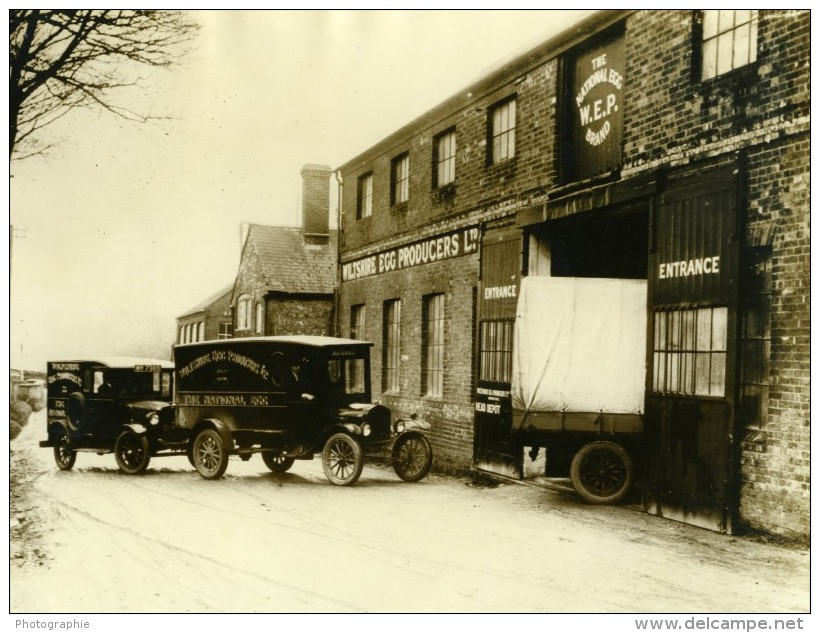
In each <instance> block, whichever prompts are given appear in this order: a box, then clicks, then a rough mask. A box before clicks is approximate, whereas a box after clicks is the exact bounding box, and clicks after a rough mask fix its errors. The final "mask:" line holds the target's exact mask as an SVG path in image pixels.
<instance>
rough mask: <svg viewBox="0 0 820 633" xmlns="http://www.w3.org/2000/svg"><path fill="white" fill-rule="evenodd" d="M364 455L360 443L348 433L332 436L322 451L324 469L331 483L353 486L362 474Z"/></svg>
mask: <svg viewBox="0 0 820 633" xmlns="http://www.w3.org/2000/svg"><path fill="white" fill-rule="evenodd" d="M363 467H364V455H363V453H362V447H361V446H359V443H358V442H357V441H356V440H354V439H353V438H352V437H350V436H349V435H347V434H346V433H336V434H335V435H331V436H330V438H329V439H328V440H327V442H325V447H324V449H323V450H322V468H323V469H324V471H325V476H326V477H327V478H328V481H330V483H332V484H334V485H336V486H352V485H353V484H355V483H356V482H357V481H358V479H359V476H360V475H361V474H362V468H363Z"/></svg>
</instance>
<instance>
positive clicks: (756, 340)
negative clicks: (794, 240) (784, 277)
mask: <svg viewBox="0 0 820 633" xmlns="http://www.w3.org/2000/svg"><path fill="white" fill-rule="evenodd" d="M745 259H746V265H745V266H744V267H743V268H744V270H745V276H744V279H743V283H744V286H743V293H742V300H741V301H742V303H741V310H740V319H741V324H740V414H741V417H742V418H743V422H744V423H745V424H746V426H747V427H749V428H754V429H760V428H763V426H765V424H766V418H767V417H768V410H769V358H770V355H771V350H772V331H771V325H770V315H771V306H772V249H771V247H759V248H752V249H749V250H748V251H747V252H746V253H745Z"/></svg>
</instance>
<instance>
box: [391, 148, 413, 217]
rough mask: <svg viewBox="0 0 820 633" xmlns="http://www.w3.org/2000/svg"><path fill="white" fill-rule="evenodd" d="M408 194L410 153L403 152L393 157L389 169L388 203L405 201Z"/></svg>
mask: <svg viewBox="0 0 820 633" xmlns="http://www.w3.org/2000/svg"><path fill="white" fill-rule="evenodd" d="M409 196H410V155H409V154H407V153H405V154H402V155H401V156H398V157H396V158H394V159H393V162H392V165H391V170H390V203H391V204H394V205H395V204H401V203H402V202H407V198H408V197H409Z"/></svg>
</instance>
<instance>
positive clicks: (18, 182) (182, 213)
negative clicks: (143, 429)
mask: <svg viewBox="0 0 820 633" xmlns="http://www.w3.org/2000/svg"><path fill="white" fill-rule="evenodd" d="M590 13H591V11H564V10H537V11H526V10H471V11H456V10H426V11H420V10H419V11H416V10H413V11H409V10H407V11H398V10H394V11H329V10H319V11H274V10H262V11H194V12H192V15H193V17H194V18H195V19H196V20H197V21H198V22H199V23H200V24H201V30H200V33H199V34H198V36H197V39H196V41H195V45H194V46H195V48H194V50H193V51H192V52H190V53H189V54H188V55H187V56H185V57H184V58H183V59H182V60H181V62H180V64H179V65H177V66H174V67H172V68H171V69H170V70H152V69H143V70H142V82H141V85H140V86H141V87H140V89H139V90H131V91H124V92H122V93H117V94H115V95H114V96H113V99H114V100H115V101H116V102H117V103H120V104H124V105H127V106H129V107H133V108H134V109H137V110H140V111H141V112H150V113H152V114H156V115H160V116H166V117H169V118H168V119H164V120H162V121H159V122H156V123H149V124H137V123H130V122H126V121H123V120H121V119H118V118H117V117H115V116H113V115H112V114H110V113H108V112H105V111H101V110H96V109H86V110H78V111H75V112H73V113H72V114H71V115H69V116H67V117H65V118H63V119H62V120H61V121H60V122H59V123H57V124H55V125H54V126H53V127H52V128H50V130H49V131H48V134H49V136H48V140H57V141H59V144H58V145H57V147H56V148H55V149H54V150H52V151H51V152H50V153H49V155H48V156H46V157H35V158H30V159H26V160H22V161H13V162H12V163H11V165H10V176H11V177H10V179H9V205H10V206H9V212H10V213H9V214H10V225H11V226H12V231H11V233H12V237H11V240H10V246H9V248H10V260H9V261H10V310H9V352H10V366H11V367H12V368H17V369H28V370H44V368H45V363H46V361H47V360H52V359H55V360H56V359H67V358H85V357H89V358H93V357H94V356H95V355H140V356H150V357H157V358H168V357H169V355H170V349H171V345H172V344H173V342H174V336H175V326H176V321H175V319H176V317H178V316H180V315H182V314H184V313H185V312H186V311H187V310H188V309H190V308H191V307H193V306H194V305H196V304H198V303H199V302H201V301H202V300H203V299H205V298H207V297H208V296H210V295H213V294H215V293H216V292H218V291H219V290H220V289H222V288H225V287H227V286H229V285H230V284H232V283H233V280H234V277H235V276H236V272H237V268H238V264H239V256H240V248H241V244H240V234H241V226H242V224H243V223H249V222H252V223H260V224H270V225H277V226H298V225H299V224H300V223H301V210H300V209H301V207H300V204H301V201H300V192H301V176H300V171H301V168H302V166H304V165H305V164H307V163H318V164H325V165H328V166H330V167H331V168H334V169H335V168H336V167H339V166H341V165H342V164H344V163H345V162H347V161H348V160H350V159H352V158H354V157H355V156H356V155H358V154H359V153H361V152H363V151H364V150H366V149H368V148H369V147H371V146H372V145H374V144H375V143H377V142H378V141H380V140H381V139H382V138H384V137H385V136H387V135H389V134H391V133H392V132H394V131H396V130H397V129H399V128H400V127H402V126H403V125H405V124H406V123H409V122H410V121H412V120H413V119H414V118H416V117H417V116H419V115H421V114H423V113H424V112H426V111H427V110H429V109H430V108H432V107H434V106H435V105H437V104H439V103H441V102H442V101H445V100H446V99H448V98H449V97H451V96H453V95H454V94H456V93H457V92H458V91H460V90H461V89H463V88H466V87H467V86H468V85H469V84H470V83H472V82H473V81H474V80H476V79H478V78H479V77H481V76H482V75H483V74H485V73H486V72H487V71H488V70H489V69H491V68H494V67H496V66H497V65H498V64H499V63H501V62H503V61H504V60H505V59H508V58H510V57H512V56H514V55H516V54H518V53H522V52H524V51H526V50H527V49H529V48H531V47H533V46H535V45H537V44H539V43H540V42H542V41H544V40H546V39H548V38H549V37H551V36H552V35H555V34H557V33H560V32H561V31H563V30H565V29H566V28H569V27H570V26H572V25H573V24H574V23H576V22H577V21H579V20H581V19H583V18H584V17H586V16H587V15H589V14H590ZM334 189H335V187H331V190H332V191H333V190H334ZM331 206H332V207H333V208H332V209H331V211H332V213H331V216H335V213H336V201H335V196H334V199H333V200H332V203H331ZM334 225H335V221H334Z"/></svg>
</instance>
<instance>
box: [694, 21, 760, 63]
mask: <svg viewBox="0 0 820 633" xmlns="http://www.w3.org/2000/svg"><path fill="white" fill-rule="evenodd" d="M702 20H703V51H702V57H703V59H702V62H703V69H702V75H701V76H702V78H703V79H711V78H713V77H717V76H718V75H722V74H724V73H727V72H729V71H730V70H734V69H735V68H740V67H741V66H745V65H746V64H751V63H752V62H754V61H757V23H758V12H757V10H756V9H708V10H705V11H704V12H703V15H702Z"/></svg>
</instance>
